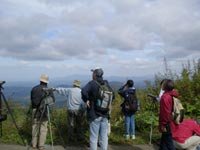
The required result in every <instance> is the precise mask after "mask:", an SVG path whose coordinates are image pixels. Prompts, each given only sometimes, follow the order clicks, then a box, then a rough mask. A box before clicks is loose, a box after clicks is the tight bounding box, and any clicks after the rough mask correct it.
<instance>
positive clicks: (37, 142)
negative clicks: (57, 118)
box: [31, 74, 54, 150]
mask: <svg viewBox="0 0 200 150" xmlns="http://www.w3.org/2000/svg"><path fill="white" fill-rule="evenodd" d="M48 82H49V77H48V76H47V75H45V74H42V75H41V76H40V84H39V85H37V86H35V87H33V88H32V90H31V105H32V110H33V111H32V148H33V149H37V148H39V150H43V149H44V144H45V142H46V135H47V124H48V118H47V115H45V112H41V111H40V105H41V103H42V100H43V99H44V98H45V96H46V94H45V91H44V90H43V88H47V84H48ZM50 96H51V97H52V98H53V99H54V95H53V92H51V93H50Z"/></svg>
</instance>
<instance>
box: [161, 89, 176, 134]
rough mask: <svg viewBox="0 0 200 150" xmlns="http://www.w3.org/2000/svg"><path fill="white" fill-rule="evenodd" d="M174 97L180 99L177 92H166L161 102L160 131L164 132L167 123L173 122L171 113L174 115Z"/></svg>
mask: <svg viewBox="0 0 200 150" xmlns="http://www.w3.org/2000/svg"><path fill="white" fill-rule="evenodd" d="M172 97H178V93H177V91H175V90H173V91H168V92H165V93H164V94H163V95H162V97H161V100H160V115H159V131H160V132H162V131H163V128H164V126H165V125H166V124H167V123H170V124H171V122H172V119H171V113H172V106H173V102H172Z"/></svg>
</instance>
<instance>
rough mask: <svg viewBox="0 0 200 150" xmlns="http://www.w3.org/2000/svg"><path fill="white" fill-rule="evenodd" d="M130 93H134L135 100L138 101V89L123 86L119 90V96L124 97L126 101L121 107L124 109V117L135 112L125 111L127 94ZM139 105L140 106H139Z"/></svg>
mask: <svg viewBox="0 0 200 150" xmlns="http://www.w3.org/2000/svg"><path fill="white" fill-rule="evenodd" d="M129 92H132V93H134V96H135V99H136V100H137V97H136V89H135V88H134V87H127V86H122V87H121V88H120V89H119V90H118V94H119V95H120V96H121V97H123V99H124V101H123V103H122V104H121V107H122V112H123V113H124V115H133V114H134V113H135V112H130V111H127V110H126V109H125V97H126V94H128V93H129ZM137 105H138V104H137Z"/></svg>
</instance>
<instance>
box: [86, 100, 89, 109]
mask: <svg viewBox="0 0 200 150" xmlns="http://www.w3.org/2000/svg"><path fill="white" fill-rule="evenodd" d="M86 105H87V107H88V108H90V101H89V100H87V102H86Z"/></svg>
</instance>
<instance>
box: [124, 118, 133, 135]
mask: <svg viewBox="0 0 200 150" xmlns="http://www.w3.org/2000/svg"><path fill="white" fill-rule="evenodd" d="M125 128H126V135H130V136H133V135H135V115H134V114H133V115H125Z"/></svg>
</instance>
